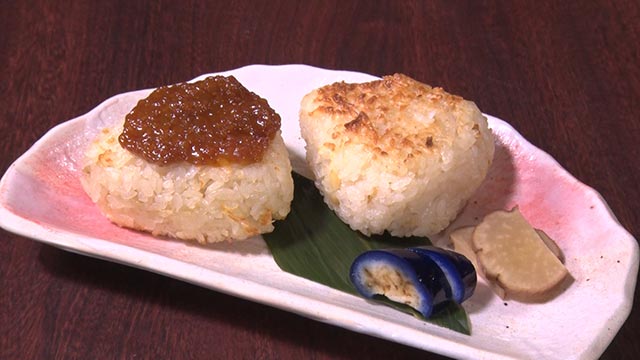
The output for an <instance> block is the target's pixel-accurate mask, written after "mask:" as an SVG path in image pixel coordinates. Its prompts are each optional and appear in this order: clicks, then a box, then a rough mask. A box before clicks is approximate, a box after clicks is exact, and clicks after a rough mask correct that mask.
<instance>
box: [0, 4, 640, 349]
mask: <svg viewBox="0 0 640 360" xmlns="http://www.w3.org/2000/svg"><path fill="white" fill-rule="evenodd" d="M639 44H640V3H639V2H638V1H636V0H618V1H604V0H594V1H501V2H485V1H475V0H470V1H420V0H415V1H384V2H382V1H381V2H375V5H374V2H371V1H279V0H271V1H225V2H223V1H218V2H215V1H210V2H200V1H188V0H187V1H158V0H156V1H130V0H126V1H124V0H114V1H41V0H35V1H0V74H1V75H0V134H2V141H0V172H1V173H4V172H5V171H6V169H7V168H8V167H9V165H10V164H11V163H12V162H13V161H14V160H15V159H16V158H17V157H18V156H19V155H21V154H22V153H23V152H25V151H26V150H27V149H28V148H29V147H30V146H31V145H32V144H33V143H34V142H35V141H36V140H37V139H38V138H40V137H41V136H42V135H43V134H44V133H45V132H46V131H47V130H48V129H50V128H51V127H53V126H55V125H56V124H59V123H62V122H64V121H65V120H68V119H71V118H73V117H76V116H78V115H81V114H84V113H85V112H87V111H89V110H90V109H92V108H93V107H95V106H96V105H97V104H99V103H100V102H101V101H103V100H104V99H106V98H108V97H110V96H112V95H115V94H118V93H121V92H125V91H130V90H135V89H141V88H149V87H155V86H159V85H163V84H169V83H174V82H179V81H184V80H188V79H191V78H193V77H196V76H198V75H201V74H203V73H209V72H217V71H223V70H229V69H233V68H237V67H240V66H243V65H248V64H291V63H304V64H309V65H314V66H319V67H324V68H329V69H344V70H357V71H362V72H366V73H370V74H374V75H385V74H391V73H395V72H401V73H405V74H407V75H410V76H412V77H414V78H416V79H418V80H421V81H423V82H426V83H429V84H432V85H438V86H442V87H444V88H445V89H447V90H449V91H450V92H453V93H457V94H460V95H462V96H464V97H465V98H468V99H472V100H474V101H475V102H476V103H477V104H478V106H479V107H480V109H481V110H482V111H484V112H485V113H488V114H492V115H495V116H497V117H500V118H502V119H505V120H507V121H508V122H509V123H511V124H512V125H513V126H514V127H515V128H516V129H517V130H518V131H519V132H520V133H521V134H522V135H524V137H526V138H527V139H528V140H530V141H531V142H532V143H533V144H535V145H537V146H538V147H540V148H542V149H543V150H545V151H547V152H548V153H550V154H551V155H552V156H553V157H554V158H555V159H556V160H557V161H558V162H559V163H560V164H561V165H562V166H564V167H565V168H566V169H567V170H568V171H569V172H571V173H572V174H573V175H575V176H576V177H577V178H578V179H579V180H580V181H582V182H584V183H586V184H588V185H590V186H592V187H594V188H595V189H596V190H597V191H599V192H600V194H602V196H603V197H604V198H605V199H606V201H607V202H608V204H609V206H610V207H611V209H612V210H613V212H614V213H615V215H616V216H617V218H618V219H619V221H620V223H621V224H622V226H624V227H625V228H626V229H627V230H629V231H630V232H631V233H632V235H633V236H634V237H635V238H636V239H638V238H640V215H639V214H640V205H639V203H640V187H639V186H638V181H639V180H640V161H639V159H640V151H639V146H638V142H639V139H640V106H639V100H640V99H639V95H640V66H639V65H638V64H639V63H640V46H639ZM25 196H28V194H25ZM560 200H561V199H560ZM636 295H637V291H636ZM636 298H637V297H636ZM637 303H638V300H637V299H636V301H635V306H634V309H633V310H632V312H631V315H630V317H629V319H628V320H627V322H626V323H625V324H624V326H623V327H622V329H621V330H620V332H619V333H618V335H617V336H616V337H615V339H614V340H613V342H612V343H611V345H610V346H609V348H608V349H607V350H606V351H605V353H604V354H603V356H602V358H603V359H636V358H637V357H638V356H639V355H640V341H639V340H638V334H639V333H640V313H638V306H637V305H638V304H637ZM594 311H598V309H594ZM567 336H571V334H567ZM0 358H1V359H50V358H56V359H67V358H71V359H74V358H78V359H89V358H124V359H134V358H154V359H156V358H166V359H177V358H234V359H256V358H257V359H276V358H283V359H333V358H343V359H356V358H357V359H360V358H380V359H396V358H397V359H400V358H402V359H404V358H430V359H438V358H441V356H439V355H436V354H430V353H426V352H423V351H420V350H417V349H413V348H410V347H406V346H403V345H399V344H396V343H393V342H389V341H385V340H380V339H376V338H373V337H369V336H366V335H362V334H358V333H354V332H350V331H347V330H344V329H341V328H337V327H334V326H330V325H326V324H323V323H319V322H316V321H313V320H309V319H306V318H303V317H300V316H297V315H294V314H290V313H287V312H284V311H280V310H277V309H274V308H270V307H267V306H264V305H260V304H255V303H251V302H248V301H245V300H240V299H237V298H233V297H230V296H227V295H224V294H221V293H217V292H214V291H210V290H207V289H203V288H199V287H196V286H193V285H190V284H186V283H183V282H180V281H177V280H173V279H169V278H166V277H163V276H160V275H156V274H153V273H149V272H145V271H141V270H136V269H132V268H129V267H126V266H122V265H118V264H114V263H110V262H106V261H102V260H96V259H92V258H87V257H84V256H80V255H76V254H72V253H68V252H65V251H61V250H58V249H56V248H52V247H50V246H46V245H41V244H40V243H37V242H35V241H32V240H30V239H27V238H24V237H21V236H17V235H14V234H11V233H8V232H6V231H3V230H0Z"/></svg>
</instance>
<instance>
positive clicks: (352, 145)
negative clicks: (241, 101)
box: [300, 74, 494, 236]
mask: <svg viewBox="0 0 640 360" xmlns="http://www.w3.org/2000/svg"><path fill="white" fill-rule="evenodd" d="M300 128H301V133H302V137H303V138H304V140H305V142H306V144H307V145H306V150H307V162H308V163H309V165H310V167H311V168H312V170H313V173H314V176H315V181H316V185H317V186H318V188H319V189H320V191H321V192H322V193H323V195H324V198H325V201H326V203H327V204H328V205H329V207H331V208H332V209H333V210H335V212H336V213H337V214H338V216H339V217H340V218H341V219H342V220H343V221H345V222H346V223H348V224H349V225H350V226H351V227H352V228H353V229H355V230H359V231H361V232H363V233H365V234H379V233H382V232H384V231H385V230H388V231H389V232H391V233H392V234H393V235H397V236H410V235H418V236H425V235H432V234H435V233H437V232H439V231H441V230H443V229H444V228H445V227H446V226H447V225H448V224H449V223H450V222H451V221H452V220H453V219H454V218H455V216H456V215H457V214H458V212H459V211H460V210H461V209H462V207H463V206H464V205H465V203H466V201H467V200H468V198H469V197H470V196H471V194H472V193H473V192H474V191H475V190H476V189H477V187H478V186H479V185H480V183H481V182H482V180H483V179H484V177H485V176H486V173H487V171H488V169H489V166H490V164H491V160H492V158H493V152H494V144H493V137H492V135H491V131H490V130H489V129H488V127H487V121H486V119H485V118H484V116H482V113H481V112H480V110H479V109H478V108H477V106H476V105H475V104H474V103H473V102H471V101H467V100H464V99H463V98H461V97H459V96H455V95H451V94H449V93H447V92H445V91H444V90H443V89H441V88H433V87H430V86H428V85H425V84H422V83H420V82H418V81H415V80H413V79H411V78H409V77H407V76H405V75H401V74H396V75H393V76H385V77H384V78H383V79H382V80H378V81H373V82H369V83H363V84H347V83H343V82H339V83H334V84H331V85H327V86H325V87H322V88H319V89H316V90H314V91H312V92H311V93H309V94H307V95H306V96H305V97H304V98H303V99H302V103H301V110H300Z"/></svg>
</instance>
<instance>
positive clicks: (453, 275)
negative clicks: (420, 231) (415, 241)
mask: <svg viewBox="0 0 640 360" xmlns="http://www.w3.org/2000/svg"><path fill="white" fill-rule="evenodd" d="M408 250H410V251H412V252H414V253H416V254H418V255H420V256H421V257H423V258H425V259H430V260H431V261H433V262H435V263H436V264H438V266H439V267H440V268H441V269H442V272H443V273H444V274H445V276H446V277H447V279H448V282H449V284H450V287H449V291H450V292H449V293H447V296H448V297H449V298H450V299H451V300H453V301H455V302H456V303H458V304H461V303H462V302H463V301H465V300H467V299H468V298H469V297H471V295H473V292H474V291H475V289H476V284H477V282H478V276H477V273H476V269H475V267H474V266H473V263H471V261H470V260H469V259H467V258H466V257H465V256H464V255H462V254H459V253H457V252H455V251H451V250H446V249H443V248H439V247H435V246H421V247H415V248H409V249H408Z"/></svg>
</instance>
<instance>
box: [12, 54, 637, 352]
mask: <svg viewBox="0 0 640 360" xmlns="http://www.w3.org/2000/svg"><path fill="white" fill-rule="evenodd" d="M224 74H233V75H235V76H236V78H238V80H239V81H240V82H242V83H243V84H244V85H245V86H246V87H247V88H248V89H250V90H251V91H254V92H256V93H257V94H259V95H261V96H263V97H265V98H266V99H267V100H268V101H269V103H270V105H271V106H272V107H273V108H274V109H275V110H276V111H277V112H278V113H279V114H280V115H281V116H282V126H283V137H284V139H285V141H286V143H287V146H288V148H289V150H290V153H291V158H292V162H293V165H294V169H296V170H297V171H299V172H302V173H303V174H307V175H308V174H309V172H308V170H307V169H306V165H305V163H304V160H303V159H304V143H303V141H302V140H301V138H300V135H299V129H298V119H297V113H298V107H299V103H300V100H301V98H302V96H303V95H304V94H306V93H307V92H309V91H311V90H312V89H314V88H316V87H319V86H322V85H325V84H328V83H332V82H335V81H341V80H344V81H347V82H362V81H369V80H372V79H375V77H373V76H370V75H366V74H361V73H354V72H345V71H331V70H325V69H318V68H313V67H309V66H304V65H284V66H262V65H253V66H247V67H244V68H241V69H237V70H232V71H228V72H226V73H224ZM148 93H149V90H141V91H135V92H131V93H126V94H122V95H118V96H115V97H113V98H111V99H108V100H106V101H105V102H104V103H102V104H100V105H99V106H98V107H97V108H95V109H94V110H92V111H91V112H89V113H88V114H86V115H83V116H80V117H78V118H76V119H73V120H71V121H68V122H66V123H64V124H61V125H59V126H57V127H55V128H54V129H53V130H51V131H50V132H49V133H47V134H46V135H45V136H44V137H43V138H42V139H41V140H40V141H38V142H37V143H36V144H35V145H34V146H33V147H32V148H31V149H30V150H29V151H28V152H27V153H25V154H24V155H23V156H22V157H20V158H19V159H18V160H17V161H16V162H15V163H14V164H13V165H11V167H10V168H9V169H8V171H7V172H6V174H5V175H4V177H3V178H2V181H1V182H0V225H1V226H2V227H3V228H5V229H7V230H9V231H12V232H15V233H17V234H20V235H23V236H26V237H30V238H33V239H35V240H38V241H41V242H43V243H46V244H50V245H53V246H57V247H60V248H62V249H65V250H69V251H73V252H77V253H80V254H85V255H89V256H94V257H98V258H102V259H107V260H110V261H115V262H119V263H123V264H127V265H130V266H135V267H138V268H142V269H146V270H150V271H154V272H157V273H160V274H164V275H167V276H171V277H174V278H177V279H181V280H184V281H187V282H191V283H194V284H197V285H200V286H204V287H207V288H211V289H214V290H217V291H221V292H224V293H228V294H231V295H234V296H238V297H242V298H246V299H250V300H253V301H257V302H260V303H264V304H268V305H271V306H274V307H278V308H281V309H285V310H288V311H292V312H295V313H298V314H301V315H303V316H306V317H309V318H312V319H316V320H319V321H322V322H326V323H330V324H334V325H337V326H341V327H344V328H347V329H351V330H353V331H358V332H362V333H366V334H370V335H373V336H377V337H381V338H385V339H388V340H392V341H396V342H399V343H403V344H406V345H410V346H414V347H417V348H422V349H425V350H429V351H433V352H437V353H441V354H444V355H448V356H452V357H456V358H475V359H478V358H486V359H497V358H535V359H545V358H558V359H570V358H583V359H587V358H597V357H598V356H599V355H600V354H601V353H602V352H603V351H604V349H605V348H606V347H607V345H608V344H609V343H610V342H611V340H612V339H613V337H614V336H615V334H616V333H617V331H618V330H619V329H620V327H621V326H622V323H623V322H624V321H625V319H626V318H627V316H628V314H629V312H630V310H631V305H632V300H633V293H634V289H635V283H636V278H637V272H638V244H637V242H636V240H635V239H634V238H633V237H632V236H631V235H630V234H629V233H628V232H627V231H625V230H624V229H623V228H622V227H621V226H620V225H619V224H618V222H617V221H616V219H615V217H614V215H613V214H612V213H611V211H610V209H609V208H608V207H607V205H606V203H605V202H604V201H603V199H602V198H601V197H600V196H599V195H598V194H597V193H596V192H595V191H594V190H593V189H591V188H589V187H587V186H585V185H584V184H582V183H580V182H578V181H577V180H576V179H575V178H573V177H572V176H571V175H570V174H569V173H567V172H566V171H565V170H564V169H562V167H561V166H560V165H559V164H558V163H556V162H555V161H554V160H553V159H552V158H551V157H550V156H549V155H547V154H546V153H544V152H542V151H541V150H539V149H537V148H536V147H534V146H533V145H531V144H530V143H528V142H527V141H526V140H525V139H524V138H522V137H521V136H520V135H519V134H518V133H517V132H516V131H515V130H514V129H513V128H511V127H510V126H509V125H507V124H506V123H505V122H503V121H501V120H499V119H496V118H494V117H491V116H487V118H488V119H489V125H490V127H491V128H492V130H493V132H494V134H495V139H496V145H497V148H496V157H495V162H494V165H493V166H492V169H491V171H490V174H489V176H488V178H487V180H486V181H485V183H484V185H483V187H482V189H480V190H479V191H478V192H477V195H476V196H475V198H474V199H472V200H471V201H470V203H469V205H468V207H467V208H466V210H465V211H464V212H463V214H462V215H461V216H460V217H459V218H458V219H457V220H456V222H455V223H454V224H453V225H452V227H451V228H455V227H457V226H461V225H465V224H470V223H474V222H477V218H480V217H482V216H483V215H484V214H486V213H487V212H488V211H490V210H494V209H500V208H502V209H509V208H511V207H512V206H514V205H515V204H518V205H519V206H520V209H521V211H522V212H523V214H524V215H525V216H526V217H527V218H528V219H529V220H530V222H532V223H533V225H534V226H535V227H537V228H541V229H544V230H545V231H546V232H547V233H548V234H549V235H551V237H553V238H555V239H556V240H557V242H558V244H559V246H560V247H561V249H562V251H563V252H564V254H565V256H566V266H567V267H568V269H569V271H570V272H571V274H572V276H573V278H574V281H573V283H572V284H571V285H570V286H569V287H568V288H567V289H566V291H564V292H563V293H562V294H561V295H560V296H559V297H557V298H556V299H554V300H553V301H551V302H548V303H546V304H533V305H532V304H528V305H525V304H520V303H517V302H513V301H509V302H504V301H502V300H501V299H499V298H498V297H497V296H495V295H493V294H492V293H491V291H490V290H489V289H488V287H487V286H486V285H485V284H484V283H482V282H481V283H480V284H479V285H478V288H477V290H476V293H475V294H474V296H473V297H472V298H471V299H470V300H469V301H467V302H466V303H465V304H464V307H465V308H466V309H467V311H468V313H469V317H470V320H471V323H472V335H471V336H466V335H462V334H459V333H456V332H453V331H450V330H447V329H444V328H440V327H437V326H434V325H431V324H429V323H425V322H422V321H419V320H417V319H415V318H413V317H411V316H409V315H405V314H403V313H400V312H397V311H395V310H393V309H391V308H388V307H386V306H381V305H376V304H372V303H369V302H367V301H365V300H364V299H361V298H359V297H356V296H352V295H349V294H345V293H342V292H339V291H337V290H333V289H331V288H328V287H325V286H323V285H320V284H317V283H313V282H311V281H308V280H305V279H302V278H298V277H296V276H293V275H290V274H288V273H285V272H282V271H281V270H280V269H279V268H278V267H277V265H276V264H275V262H274V261H273V258H272V257H271V255H270V253H269V251H268V249H267V247H266V245H265V243H264V241H263V240H262V238H260V237H256V238H252V239H250V240H247V241H244V242H238V243H234V244H216V245H212V246H208V247H201V246H196V245H194V244H191V243H186V242H180V241H171V240H161V239H156V238H154V237H152V236H150V235H146V234H142V233H139V232H135V231H129V230H126V229H122V228H120V227H117V226H115V225H113V224H111V223H110V222H109V221H108V220H106V219H105V218H104V217H103V216H102V215H101V214H100V213H99V211H98V210H97V209H96V207H95V206H94V205H93V204H92V203H91V201H90V200H89V198H88V197H87V196H86V195H85V193H84V192H83V190H82V188H81V186H80V183H79V181H78V178H79V176H80V171H79V169H80V164H79V163H80V160H81V158H82V155H83V151H84V149H85V146H86V145H87V143H88V141H90V140H91V139H92V138H93V137H94V135H95V134H96V133H97V131H98V130H99V129H100V128H102V127H104V126H108V125H110V124H113V123H115V122H117V121H122V119H123V118H124V115H125V114H126V113H127V112H128V111H129V110H130V109H131V108H132V107H133V106H134V105H135V103H136V102H137V100H138V99H140V98H143V97H145V96H146V95H147V94H148ZM445 239H446V234H443V235H442V236H440V237H436V238H434V239H433V240H434V242H435V243H439V244H443V243H444V242H445ZM256 274H260V276H259V277H257V276H256Z"/></svg>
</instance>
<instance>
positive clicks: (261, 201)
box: [81, 76, 293, 243]
mask: <svg viewBox="0 0 640 360" xmlns="http://www.w3.org/2000/svg"><path fill="white" fill-rule="evenodd" d="M83 175H84V176H83V178H82V179H81V183H82V185H83V187H84V189H85V191H86V192H87V194H88V195H89V196H90V197H91V199H92V200H93V201H94V202H95V203H96V204H97V205H98V207H99V208H100V210H101V211H102V212H103V213H104V214H105V215H106V216H107V217H108V218H109V219H110V220H111V221H112V222H114V223H116V224H118V225H120V226H123V227H127V228H132V229H137V230H143V231H147V232H150V233H152V234H153V235H165V236H170V237H175V238H179V239H185V240H196V241H198V242H200V243H207V242H218V241H224V240H228V241H233V240H242V239H246V238H248V237H251V236H254V235H258V234H262V233H266V232H270V231H272V230H273V225H272V222H273V221H274V220H276V219H283V218H284V217H286V215H287V214H288V213H289V208H290V204H291V200H292V199H293V179H292V177H291V164H290V162H289V156H288V152H287V149H286V147H285V144H284V141H283V140H282V137H281V134H280V117H279V115H278V114H277V113H275V111H274V110H273V109H271V108H270V107H269V105H268V103H267V101H266V100H265V99H262V98H260V97H259V96H258V95H256V94H254V93H252V92H250V91H248V90H247V89H246V88H244V87H243V86H242V85H241V84H240V83H239V82H238V81H237V80H236V79H235V78H233V77H223V76H216V77H209V78H207V79H205V80H202V81H199V82H196V83H182V84H177V85H172V86H166V87H161V88H158V89H156V90H155V91H154V92H152V93H151V94H150V95H149V97H147V98H145V99H142V100H140V101H139V102H138V104H137V105H136V107H135V108H134V109H133V110H132V111H131V112H130V113H129V114H128V115H127V116H126V118H125V119H123V123H121V124H120V125H118V126H114V127H112V128H106V129H103V131H102V132H101V133H100V134H99V136H98V138H97V139H95V141H94V142H93V143H92V144H91V145H90V146H89V148H88V150H87V152H86V154H85V163H84V165H83Z"/></svg>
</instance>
